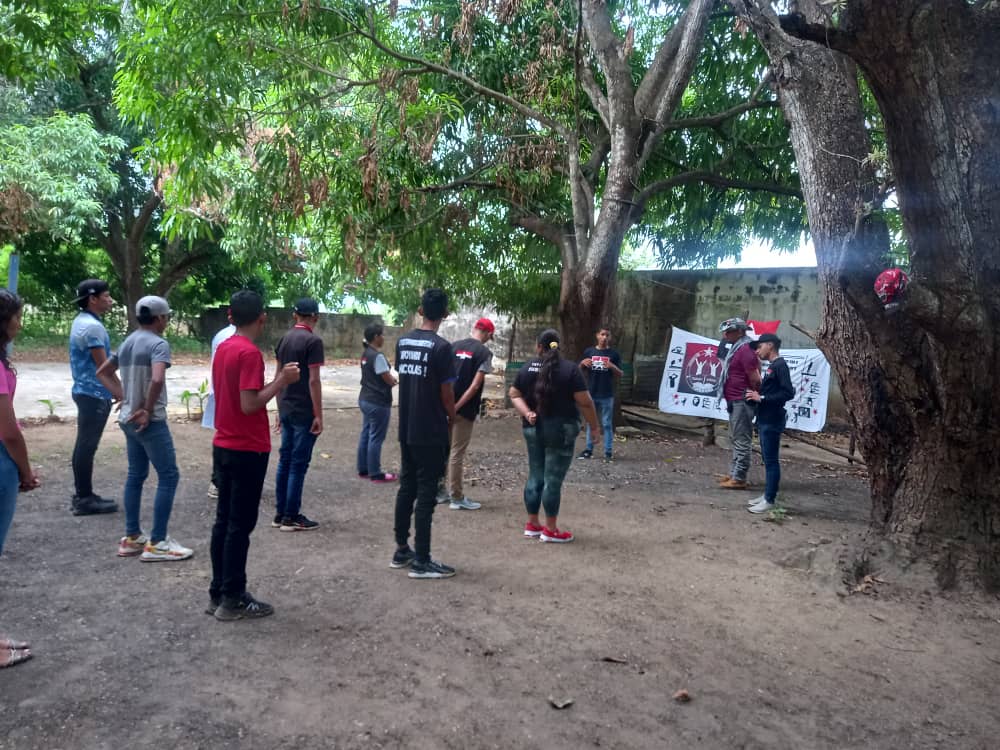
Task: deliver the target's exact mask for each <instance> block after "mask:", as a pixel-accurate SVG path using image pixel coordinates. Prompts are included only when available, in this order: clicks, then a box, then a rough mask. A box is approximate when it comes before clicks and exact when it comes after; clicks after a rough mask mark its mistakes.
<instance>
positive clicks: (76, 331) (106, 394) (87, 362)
mask: <svg viewBox="0 0 1000 750" xmlns="http://www.w3.org/2000/svg"><path fill="white" fill-rule="evenodd" d="M91 349H103V350H104V356H105V357H109V358H110V357H111V337H110V336H108V330H107V329H106V328H105V327H104V324H103V323H102V322H101V319H100V318H98V317H97V316H96V315H94V314H93V313H92V312H89V311H87V310H84V311H82V312H81V313H80V314H79V315H77V316H76V317H75V318H73V325H72V326H71V327H70V331H69V369H70V372H72V374H73V393H74V394H76V395H78V396H90V397H92V398H101V399H108V400H110V399H111V392H110V391H109V390H108V389H107V388H105V387H104V386H103V385H101V381H99V380H98V379H97V365H96V364H94V358H93V357H92V356H91V354H90V350H91Z"/></svg>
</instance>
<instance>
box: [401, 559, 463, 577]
mask: <svg viewBox="0 0 1000 750" xmlns="http://www.w3.org/2000/svg"><path fill="white" fill-rule="evenodd" d="M409 575H410V578H451V577H452V576H453V575H455V569H454V568H453V567H451V566H450V565H445V564H444V563H441V562H438V561H437V560H428V561H427V562H419V561H417V560H414V561H413V565H412V566H410V573H409Z"/></svg>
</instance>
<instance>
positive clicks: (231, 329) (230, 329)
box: [201, 323, 236, 430]
mask: <svg viewBox="0 0 1000 750" xmlns="http://www.w3.org/2000/svg"><path fill="white" fill-rule="evenodd" d="M234 333H236V326H234V325H233V324H231V323H230V324H229V325H228V326H226V327H225V328H223V329H222V330H221V331H219V332H218V333H217V334H215V335H214V336H213V337H212V359H211V360H210V361H209V363H208V398H206V399H205V408H204V410H203V411H202V413H201V426H202V427H205V428H207V429H209V430H214V429H215V387H214V386H213V385H212V363H213V362H215V350H216V349H218V348H219V344H221V343H222V342H223V341H225V340H226V339H228V338H229V337H230V336H232V335H233V334H234Z"/></svg>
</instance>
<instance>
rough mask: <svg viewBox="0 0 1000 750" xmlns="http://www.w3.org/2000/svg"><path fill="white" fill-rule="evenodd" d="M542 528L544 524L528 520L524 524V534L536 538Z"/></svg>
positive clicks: (540, 533)
mask: <svg viewBox="0 0 1000 750" xmlns="http://www.w3.org/2000/svg"><path fill="white" fill-rule="evenodd" d="M544 530H545V527H544V526H538V525H537V524H534V523H532V522H531V521H528V522H527V523H526V524H524V535H525V536H531V537H534V538H535V539H537V538H538V537H540V536H541V535H542V532H543V531H544Z"/></svg>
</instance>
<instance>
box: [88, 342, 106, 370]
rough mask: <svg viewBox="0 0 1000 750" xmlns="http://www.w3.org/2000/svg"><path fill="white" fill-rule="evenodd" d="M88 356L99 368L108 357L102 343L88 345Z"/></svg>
mask: <svg viewBox="0 0 1000 750" xmlns="http://www.w3.org/2000/svg"><path fill="white" fill-rule="evenodd" d="M90 358H91V359H93V360H94V365H95V366H96V367H98V368H100V366H101V365H103V364H104V362H105V361H106V360H107V358H108V353H107V352H106V351H104V345H103V344H102V345H101V346H92V347H90Z"/></svg>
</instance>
